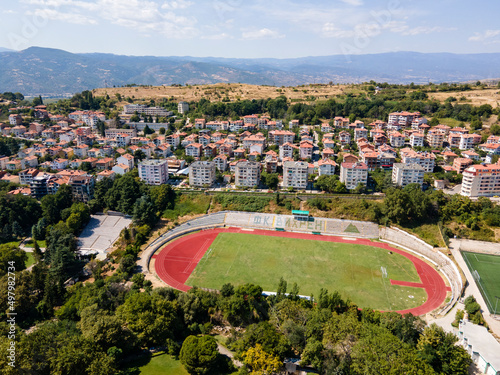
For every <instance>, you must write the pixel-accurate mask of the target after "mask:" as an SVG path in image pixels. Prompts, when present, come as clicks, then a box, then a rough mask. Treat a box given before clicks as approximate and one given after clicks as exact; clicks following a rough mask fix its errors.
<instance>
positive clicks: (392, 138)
mask: <svg viewBox="0 0 500 375" xmlns="http://www.w3.org/2000/svg"><path fill="white" fill-rule="evenodd" d="M389 142H390V143H391V146H392V147H403V146H404V145H405V136H404V135H403V134H401V133H400V132H397V131H395V132H390V133H389Z"/></svg>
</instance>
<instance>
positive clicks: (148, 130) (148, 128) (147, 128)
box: [143, 124, 155, 135]
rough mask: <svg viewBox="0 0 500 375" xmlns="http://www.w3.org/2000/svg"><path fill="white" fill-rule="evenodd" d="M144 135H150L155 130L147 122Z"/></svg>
mask: <svg viewBox="0 0 500 375" xmlns="http://www.w3.org/2000/svg"><path fill="white" fill-rule="evenodd" d="M143 131H144V135H149V134H153V133H154V132H155V131H154V130H152V129H151V128H150V127H149V126H148V125H147V124H146V126H145V127H144V130H143Z"/></svg>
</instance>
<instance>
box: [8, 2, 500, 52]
mask: <svg viewBox="0 0 500 375" xmlns="http://www.w3.org/2000/svg"><path fill="white" fill-rule="evenodd" d="M499 11H500V2H498V1H491V0H488V1H486V0H476V1H474V2H470V1H466V0H463V1H462V0H438V1H436V0H433V1H429V0H419V1H416V0H383V1H379V0H333V1H324V0H316V1H311V0H267V1H264V0H246V1H245V0H206V1H199V0H18V1H15V2H13V1H5V0H4V1H1V2H0V17H1V22H0V46H1V47H6V48H10V49H15V50H20V49H24V48H27V47H29V46H41V47H51V48H60V49H64V50H67V51H70V52H107V53H115V54H123V55H155V56H173V55H175V56H188V55H189V56H218V57H245V58H248V57H277V58H285V57H300V56H321V55H332V54H343V53H347V54H370V53H380V52H393V51H417V52H453V53H480V52H500V23H499V22H498V15H499V14H500V12H499Z"/></svg>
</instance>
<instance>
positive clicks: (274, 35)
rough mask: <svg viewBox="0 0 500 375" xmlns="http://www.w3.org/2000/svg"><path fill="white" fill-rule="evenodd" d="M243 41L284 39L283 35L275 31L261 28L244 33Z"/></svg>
mask: <svg viewBox="0 0 500 375" xmlns="http://www.w3.org/2000/svg"><path fill="white" fill-rule="evenodd" d="M241 36H242V38H243V39H247V40H253V39H280V38H284V37H285V35H283V34H280V33H279V32H278V31H276V30H271V29H268V28H263V29H260V30H253V31H246V32H244V33H243V34H242V35H241Z"/></svg>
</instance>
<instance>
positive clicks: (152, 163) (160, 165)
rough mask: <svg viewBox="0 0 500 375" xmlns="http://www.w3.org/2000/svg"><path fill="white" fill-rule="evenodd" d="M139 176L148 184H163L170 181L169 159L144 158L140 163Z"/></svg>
mask: <svg viewBox="0 0 500 375" xmlns="http://www.w3.org/2000/svg"><path fill="white" fill-rule="evenodd" d="M138 169H139V178H140V179H141V180H142V181H144V182H145V183H146V184H148V185H162V184H165V183H167V181H168V161H167V160H166V159H161V160H143V161H142V162H141V163H140V164H139V165H138Z"/></svg>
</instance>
